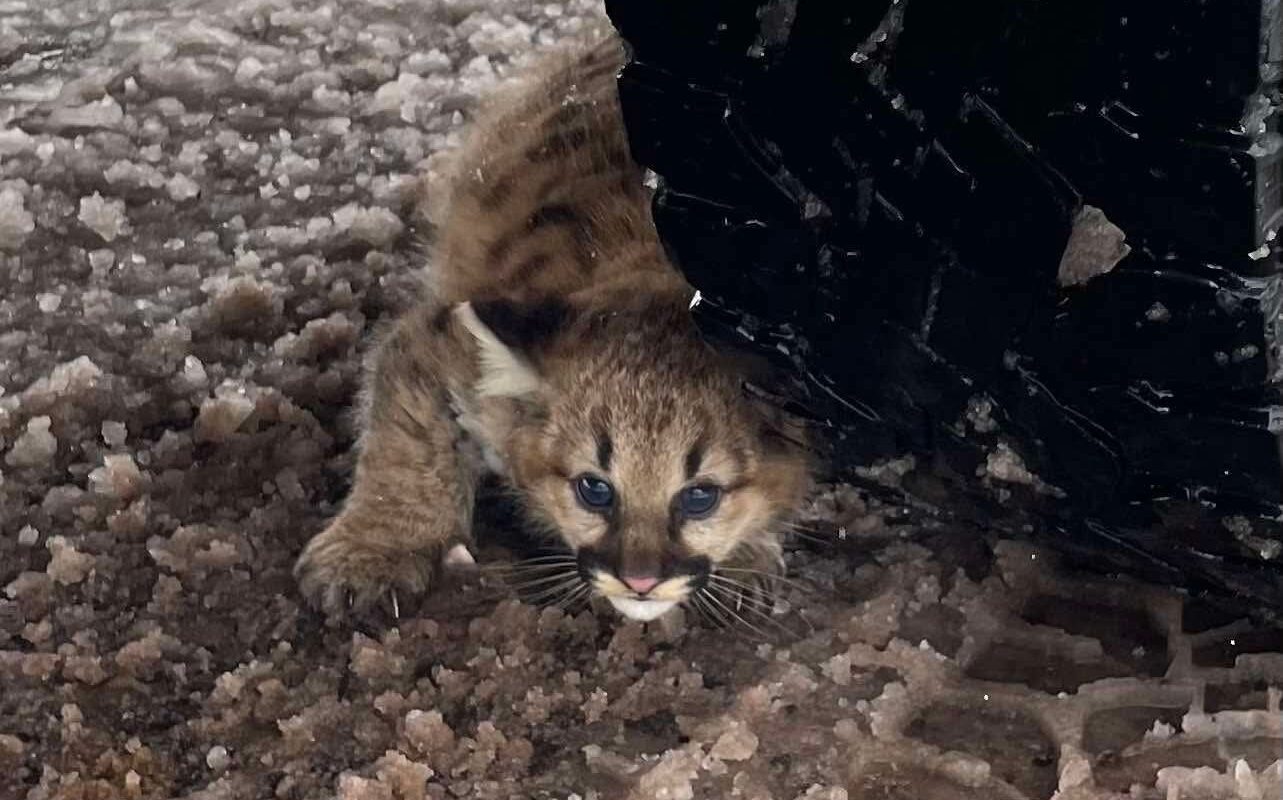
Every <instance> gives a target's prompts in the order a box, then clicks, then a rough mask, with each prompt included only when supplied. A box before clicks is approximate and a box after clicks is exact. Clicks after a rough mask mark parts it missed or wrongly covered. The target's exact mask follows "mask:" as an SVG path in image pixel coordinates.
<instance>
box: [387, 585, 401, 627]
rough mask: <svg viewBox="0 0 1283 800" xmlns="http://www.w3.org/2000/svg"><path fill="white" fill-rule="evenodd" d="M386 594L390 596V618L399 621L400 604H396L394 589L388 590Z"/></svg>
mask: <svg viewBox="0 0 1283 800" xmlns="http://www.w3.org/2000/svg"><path fill="white" fill-rule="evenodd" d="M388 593H389V594H391V595H392V618H393V619H397V620H399V619H401V604H400V603H398V602H397V599H396V589H390V590H388Z"/></svg>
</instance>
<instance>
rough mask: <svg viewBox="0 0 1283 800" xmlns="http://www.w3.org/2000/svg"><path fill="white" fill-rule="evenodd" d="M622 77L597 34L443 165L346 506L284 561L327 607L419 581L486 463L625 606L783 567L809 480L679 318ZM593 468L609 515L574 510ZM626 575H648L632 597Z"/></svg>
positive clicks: (686, 319) (427, 581)
mask: <svg viewBox="0 0 1283 800" xmlns="http://www.w3.org/2000/svg"><path fill="white" fill-rule="evenodd" d="M621 60H622V54H621V47H620V45H619V43H618V42H617V41H616V40H614V39H610V38H607V39H605V40H603V41H600V42H598V43H596V44H594V45H592V46H591V47H588V48H587V49H584V50H580V51H579V52H578V53H575V54H562V55H559V56H556V57H554V58H551V59H550V60H549V61H548V62H547V64H546V65H545V66H544V67H543V68H542V69H540V70H538V71H536V73H535V75H534V77H532V78H530V79H528V80H526V81H523V82H521V83H519V84H518V85H516V86H515V87H513V88H510V89H508V90H506V91H504V92H502V93H500V94H499V95H497V96H496V98H495V99H493V100H492V101H491V102H490V103H489V104H487V106H486V108H485V109H484V110H483V111H482V113H481V114H480V115H479V117H478V119H477V120H476V121H475V123H474V125H473V128H472V135H471V137H470V138H469V139H468V141H467V142H466V144H465V145H464V146H463V147H462V149H461V150H460V152H459V153H458V154H457V156H456V158H455V167H454V173H453V177H452V179H451V181H450V195H449V199H448V203H447V214H446V216H445V218H444V220H443V224H442V226H441V229H440V230H439V232H438V237H437V241H436V242H435V258H434V274H433V276H432V277H433V284H434V285H433V291H432V295H433V296H432V297H430V298H429V299H426V300H424V301H423V302H422V303H421V304H420V305H419V306H418V307H416V308H415V309H414V310H412V311H411V312H409V313H408V314H407V315H406V316H405V317H404V318H402V319H401V320H399V321H398V322H397V324H396V325H395V326H394V327H393V329H392V330H391V332H390V333H389V334H388V335H387V336H386V337H385V338H384V339H383V341H381V342H380V343H379V344H378V346H377V347H376V348H375V350H374V353H373V357H372V359H371V366H370V370H369V377H368V380H367V382H366V387H365V395H364V403H363V414H362V419H363V421H364V433H363V435H362V437H361V440H360V442H359V447H360V455H359V458H358V462H357V468H356V475H355V480H354V483H353V487H352V491H351V494H350V496H349V497H348V499H347V501H346V503H345V505H344V507H343V510H342V512H341V513H340V514H339V515H338V516H337V517H336V518H335V520H334V521H333V522H332V523H331V524H330V526H329V527H328V528H326V529H325V530H324V531H322V532H321V533H320V534H318V535H317V536H316V537H315V538H313V540H312V541H311V542H309V544H308V546H307V547H306V549H305V550H304V552H303V554H302V555H301V556H300V559H299V562H298V565H297V567H296V572H297V574H298V575H299V578H300V582H301V587H302V590H303V592H304V594H305V595H306V596H308V597H309V598H310V599H312V600H313V601H314V602H317V603H318V604H320V605H322V606H323V607H325V608H326V609H328V610H331V611H341V610H342V606H343V601H344V599H345V598H347V599H349V600H350V601H351V602H352V604H353V605H357V606H365V605H368V604H370V603H372V602H374V601H376V600H378V599H379V598H380V597H382V596H384V595H385V594H387V593H388V592H389V590H397V589H400V590H402V591H406V592H419V591H424V590H426V589H428V588H430V586H431V582H432V580H433V577H434V573H435V571H436V569H437V568H438V567H439V565H440V560H441V558H442V555H443V553H444V552H446V551H447V550H448V549H450V547H452V546H453V545H455V544H458V543H461V542H467V541H469V535H470V533H469V527H470V519H471V510H472V502H473V498H474V492H475V487H476V484H477V481H478V480H479V478H480V476H481V475H482V474H483V473H484V472H485V471H487V470H490V471H495V472H498V473H499V474H500V475H501V476H503V477H505V478H506V479H507V480H508V481H509V482H510V483H511V485H512V486H513V487H514V488H515V489H516V490H517V491H518V493H519V495H520V496H521V497H522V499H523V501H524V504H525V506H526V508H527V510H528V511H529V512H530V516H531V518H532V520H534V521H535V522H537V523H541V524H542V525H543V526H544V527H545V528H546V529H547V531H548V532H549V533H551V534H552V535H553V536H554V537H556V538H558V539H559V540H560V541H561V542H562V543H564V544H565V545H566V547H567V548H568V549H569V550H570V551H572V552H574V553H577V554H579V556H580V559H581V569H582V571H583V573H584V575H585V576H586V580H587V581H588V585H591V586H592V588H593V589H595V590H596V591H597V592H599V593H601V594H604V595H606V596H607V597H611V598H624V599H625V600H626V602H627V603H631V604H632V605H631V606H627V608H628V609H633V608H635V607H647V608H656V609H658V608H662V607H666V606H665V605H664V604H665V603H668V602H679V601H682V600H684V599H686V598H687V597H688V596H689V595H690V593H691V592H692V591H695V590H696V589H697V584H698V582H699V581H700V580H702V578H699V577H698V576H697V575H696V574H695V573H694V572H692V571H691V570H692V569H693V568H688V567H687V566H686V565H688V564H691V563H707V564H708V565H709V566H710V567H711V568H712V571H713V572H717V571H718V570H719V569H728V568H734V567H735V566H737V565H738V566H739V567H743V568H747V569H751V570H755V571H757V572H762V573H765V572H769V571H771V570H773V569H774V568H775V567H776V564H777V562H778V557H779V544H778V540H777V529H778V527H779V525H780V523H781V521H782V520H783V519H784V518H785V517H786V516H787V515H788V514H789V512H790V511H791V510H792V508H793V507H794V506H795V505H796V504H797V502H798V501H799V500H800V499H801V496H802V494H803V492H804V491H805V488H806V483H807V481H806V470H805V468H804V464H803V461H802V459H801V458H800V456H799V455H798V454H797V452H796V451H795V450H793V449H791V448H788V447H785V446H784V445H782V444H781V443H780V442H779V441H778V440H777V437H773V436H769V435H767V433H768V431H767V428H768V425H767V423H766V422H765V420H764V418H763V417H761V416H759V415H758V414H757V413H756V412H755V411H754V410H753V409H752V408H750V406H749V404H748V403H747V402H746V401H745V399H744V395H743V392H742V390H741V388H740V379H739V378H738V377H737V376H736V375H735V374H733V373H732V372H731V371H730V370H729V369H728V368H727V366H726V362H725V360H723V359H721V358H719V357H718V355H717V354H716V353H714V352H713V351H712V350H711V349H710V348H709V347H708V346H707V345H706V344H705V343H704V342H703V341H702V339H701V338H700V337H699V335H698V332H697V330H696V329H695V327H694V325H693V323H692V321H691V318H690V314H689V310H688V309H689V303H690V299H691V297H692V294H693V293H692V290H691V288H690V287H689V286H688V285H687V284H686V282H685V281H684V280H683V279H682V278H681V276H680V275H679V274H678V273H677V271H676V270H675V269H674V268H673V267H672V266H671V265H670V264H669V262H668V261H667V259H666V258H665V256H664V253H663V249H662V247H661V245H660V242H659V239H658V237H657V235H656V233H655V230H654V225H653V222H652V220H651V217H650V206H649V196H648V193H647V192H646V190H645V189H644V187H643V185H642V181H641V175H640V172H639V170H638V168H637V166H636V165H635V164H634V163H633V162H632V160H631V158H630V157H629V151H628V144H627V140H626V138H625V136H624V131H623V124H622V120H621V116H620V112H619V106H618V99H617V96H616V86H615V77H616V72H617V70H618V68H619V66H620V63H621ZM425 202H426V199H425ZM603 456H604V457H605V460H606V461H607V462H608V463H602V461H603ZM690 469H695V470H696V474H694V475H690V474H687V472H688V470H690ZM585 474H589V475H594V476H597V477H600V478H602V479H605V480H608V481H609V482H610V483H611V484H613V486H614V489H615V497H616V502H615V505H614V506H613V507H612V508H611V509H610V511H609V513H601V512H599V511H593V510H589V509H587V508H585V507H584V506H583V504H581V503H580V501H579V500H578V499H577V495H576V492H575V480H576V478H577V477H578V476H581V475H585ZM695 484H700V485H713V486H717V487H721V488H722V491H723V494H722V500H721V502H720V505H718V507H717V508H716V510H715V511H714V513H712V514H711V515H710V516H708V517H707V518H706V519H697V518H693V517H691V518H684V517H682V516H681V515H679V514H675V512H674V509H675V507H676V506H675V503H676V498H677V496H678V493H679V492H681V491H682V490H683V489H684V488H685V487H688V486H691V485H695ZM590 556H591V561H590V560H589V557H590ZM585 565H587V566H585ZM629 575H632V576H639V575H655V576H658V577H660V578H662V581H661V583H660V584H659V585H658V586H656V587H655V589H653V590H652V591H650V592H649V593H647V594H646V596H645V597H640V596H637V595H635V593H634V592H633V591H632V590H631V589H629V588H628V586H627V585H626V584H625V583H624V582H623V581H622V580H621V578H623V577H625V576H629ZM652 600H653V601H660V602H656V603H651V604H650V605H649V606H647V603H648V602H649V601H652ZM622 608H625V606H621V609H622ZM625 613H634V612H633V611H628V610H626V611H625ZM636 613H640V614H648V613H650V612H648V611H645V610H644V609H643V610H642V611H641V612H636ZM639 618H647V617H646V616H639Z"/></svg>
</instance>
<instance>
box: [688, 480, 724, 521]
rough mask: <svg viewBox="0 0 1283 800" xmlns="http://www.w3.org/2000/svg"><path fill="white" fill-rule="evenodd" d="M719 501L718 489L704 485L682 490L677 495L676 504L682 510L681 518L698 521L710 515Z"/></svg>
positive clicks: (719, 493)
mask: <svg viewBox="0 0 1283 800" xmlns="http://www.w3.org/2000/svg"><path fill="white" fill-rule="evenodd" d="M721 499H722V490H721V488H720V487H718V486H713V485H711V484H704V485H699V486H687V487H686V488H685V489H682V493H681V494H680V495H678V504H679V505H680V507H681V509H682V516H684V517H686V518H687V519H700V518H702V517H707V516H708V515H709V514H712V513H713V509H715V508H717V504H718V503H719V502H720V501H721Z"/></svg>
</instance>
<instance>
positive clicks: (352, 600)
mask: <svg viewBox="0 0 1283 800" xmlns="http://www.w3.org/2000/svg"><path fill="white" fill-rule="evenodd" d="M354 605H356V594H355V593H354V592H352V591H351V590H350V589H349V590H348V592H347V607H348V609H351V608H352V606H354Z"/></svg>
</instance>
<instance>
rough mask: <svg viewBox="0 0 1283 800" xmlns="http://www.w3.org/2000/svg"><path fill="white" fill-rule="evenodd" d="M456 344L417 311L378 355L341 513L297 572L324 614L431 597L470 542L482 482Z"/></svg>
mask: <svg viewBox="0 0 1283 800" xmlns="http://www.w3.org/2000/svg"><path fill="white" fill-rule="evenodd" d="M450 355H451V342H450V341H449V335H448V334H447V333H446V331H445V326H442V325H434V324H433V322H432V314H431V312H430V309H428V308H426V307H420V308H418V309H415V310H414V311H412V312H410V313H409V314H408V315H407V316H406V317H404V318H403V319H402V320H400V321H399V322H398V323H397V325H396V327H395V328H394V329H393V331H392V333H391V335H390V336H389V337H388V338H386V339H385V340H383V342H382V343H381V344H380V345H379V346H378V347H377V348H376V350H375V353H374V357H373V360H372V364H371V368H370V370H369V372H368V375H367V378H366V385H365V387H364V392H365V397H364V408H363V409H362V416H363V419H362V425H363V431H362V435H361V439H360V441H359V443H358V445H357V446H358V448H359V455H358V457H357V463H356V472H355V475H354V479H353V484H352V490H351V493H350V494H349V496H348V498H347V500H346V502H345V503H344V505H343V509H342V511H341V512H340V513H339V515H338V516H337V517H335V519H334V520H333V521H331V522H330V524H329V526H328V527H327V528H326V529H325V530H323V531H322V532H321V533H319V534H317V535H316V536H315V537H313V538H312V540H311V541H310V542H308V544H307V547H306V548H304V550H303V553H302V555H300V556H299V559H298V563H297V564H296V565H295V568H294V572H295V575H296V576H297V577H298V580H299V587H300V590H301V591H302V593H303V595H304V597H306V598H307V599H308V600H309V601H310V602H312V603H313V604H314V605H316V606H319V607H320V608H322V609H323V610H325V611H326V612H327V613H330V614H336V613H342V612H343V611H345V610H346V609H347V608H349V607H350V608H352V609H353V610H357V611H360V610H363V609H365V608H368V607H369V606H370V605H371V604H373V603H375V602H377V601H379V600H381V599H386V600H387V601H388V603H389V605H390V607H391V608H392V609H393V613H395V614H398V615H399V607H398V599H397V593H398V592H401V593H402V594H403V595H405V594H416V593H421V592H425V591H427V590H429V589H430V588H431V587H432V582H433V581H434V580H435V579H436V578H437V577H438V573H439V571H440V567H441V563H442V557H443V555H444V554H445V553H446V552H447V551H448V550H450V549H451V548H452V547H453V546H454V545H457V544H463V543H465V542H467V541H468V540H469V538H470V535H471V527H472V504H473V498H474V495H475V490H476V484H477V480H478V478H479V475H478V474H477V469H476V468H475V466H474V465H473V464H472V463H470V459H469V457H468V455H467V449H468V448H467V446H466V442H464V441H462V439H461V437H462V434H461V432H460V430H459V426H458V424H457V423H456V422H455V421H454V419H453V416H452V415H451V413H450V406H449V385H448V383H447V379H446V378H445V377H444V376H446V375H448V368H449V366H450V364H449V361H450Z"/></svg>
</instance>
